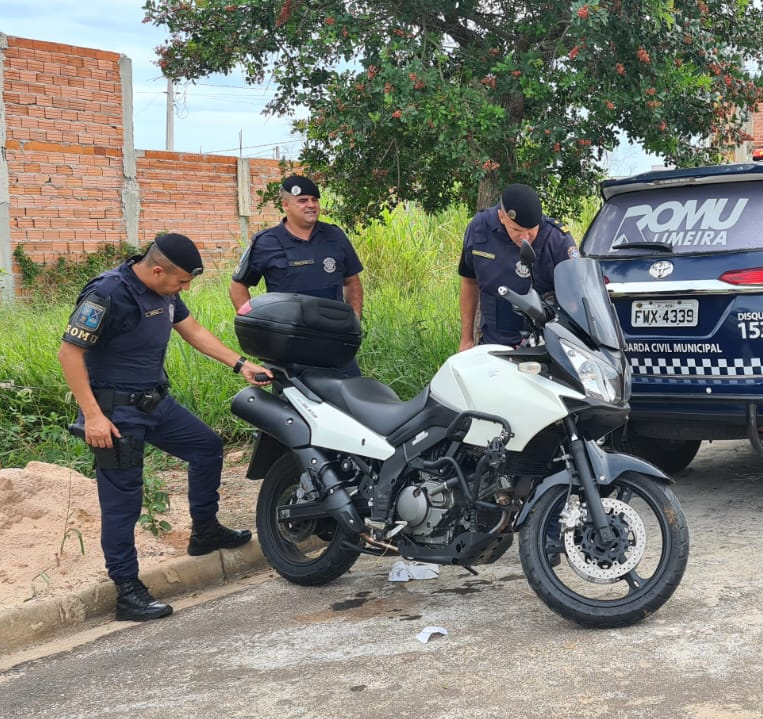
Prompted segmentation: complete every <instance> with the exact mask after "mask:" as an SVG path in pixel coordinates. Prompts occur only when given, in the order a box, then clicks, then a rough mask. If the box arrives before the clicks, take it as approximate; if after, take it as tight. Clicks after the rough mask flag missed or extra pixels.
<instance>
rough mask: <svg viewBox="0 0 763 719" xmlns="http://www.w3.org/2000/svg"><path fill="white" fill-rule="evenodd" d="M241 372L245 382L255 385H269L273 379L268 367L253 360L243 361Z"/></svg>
mask: <svg viewBox="0 0 763 719" xmlns="http://www.w3.org/2000/svg"><path fill="white" fill-rule="evenodd" d="M241 374H242V375H243V376H244V378H245V379H246V381H247V382H249V383H250V384H254V385H257V386H258V387H262V386H264V385H269V384H270V382H271V381H272V380H273V373H272V372H271V371H270V370H269V369H266V368H265V367H262V366H261V365H258V364H256V363H254V362H250V361H249V360H247V361H246V362H244V366H243V367H242V368H241Z"/></svg>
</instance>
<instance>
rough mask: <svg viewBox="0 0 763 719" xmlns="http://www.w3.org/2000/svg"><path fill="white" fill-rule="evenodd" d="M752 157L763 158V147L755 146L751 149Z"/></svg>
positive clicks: (755, 158)
mask: <svg viewBox="0 0 763 719" xmlns="http://www.w3.org/2000/svg"><path fill="white" fill-rule="evenodd" d="M752 159H753V160H763V147H756V148H755V149H754V150H753V151H752Z"/></svg>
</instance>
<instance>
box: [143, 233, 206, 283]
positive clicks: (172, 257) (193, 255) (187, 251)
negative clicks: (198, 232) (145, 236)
mask: <svg viewBox="0 0 763 719" xmlns="http://www.w3.org/2000/svg"><path fill="white" fill-rule="evenodd" d="M154 244H155V245H156V246H157V247H158V248H159V250H160V252H161V253H162V254H163V255H164V256H165V257H166V258H167V259H168V260H169V261H170V262H171V263H172V264H173V265H177V266H178V267H179V268H180V269H181V270H185V271H186V272H188V274H190V275H192V276H193V277H198V276H199V275H200V274H201V273H202V272H204V263H203V262H202V261H201V255H200V254H199V250H198V248H197V247H196V245H194V244H193V242H192V241H191V240H190V239H188V238H187V237H186V236H185V235H180V234H178V233H176V232H169V233H167V234H166V235H159V236H158V237H157V238H156V239H155V240H154Z"/></svg>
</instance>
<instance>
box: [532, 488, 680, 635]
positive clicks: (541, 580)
mask: <svg viewBox="0 0 763 719" xmlns="http://www.w3.org/2000/svg"><path fill="white" fill-rule="evenodd" d="M598 490H599V493H600V494H601V497H602V503H603V505H604V511H605V512H606V514H607V516H608V518H609V526H610V529H611V530H612V539H611V540H610V541H608V542H607V543H602V542H601V541H599V535H598V532H597V531H596V529H595V527H594V526H593V524H592V522H591V519H590V516H589V512H588V509H587V505H586V499H585V497H584V496H583V494H582V490H581V488H580V487H573V488H572V490H571V491H570V489H569V487H567V486H555V487H551V488H550V489H548V490H547V491H546V492H545V494H543V495H542V496H541V497H540V499H538V502H537V503H536V505H535V507H533V509H532V512H531V513H530V517H529V518H528V521H527V523H526V524H525V525H524V526H523V527H522V530H521V533H520V537H519V539H520V543H519V555H520V558H521V560H522V567H523V569H524V571H525V574H526V575H527V581H528V582H529V584H530V586H531V587H532V588H533V589H534V590H535V592H536V593H537V594H538V596H539V597H540V598H541V599H542V600H543V601H544V602H545V603H546V604H547V605H548V606H549V607H550V608H551V609H553V610H554V611H555V612H557V613H559V614H561V615H562V616H563V617H565V618H566V619H570V620H572V621H574V622H577V623H578V624H582V625H584V626H589V627H625V626H629V625H631V624H635V623H636V622H638V621H640V620H642V619H644V618H645V617H647V616H648V615H649V614H652V613H653V612H655V611H657V610H658V609H659V608H660V607H661V606H662V605H663V604H664V603H665V602H666V601H667V600H668V599H669V598H670V596H671V595H672V594H673V592H674V591H675V589H676V588H677V587H678V585H679V583H680V581H681V578H682V577H683V573H684V570H685V568H686V562H687V560H688V556H689V530H688V527H687V524H686V518H685V516H684V514H683V511H682V509H681V506H680V505H679V504H678V500H677V499H676V497H675V495H674V494H673V492H672V490H671V489H670V488H669V487H667V486H665V485H662V484H659V483H658V482H656V481H654V480H652V479H650V478H647V477H644V476H642V475H638V474H630V475H629V476H627V477H626V476H623V477H619V478H618V479H617V480H615V481H614V482H613V483H612V484H609V485H600V486H599V487H598ZM560 560H561V561H560Z"/></svg>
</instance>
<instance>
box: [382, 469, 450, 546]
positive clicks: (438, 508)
mask: <svg viewBox="0 0 763 719" xmlns="http://www.w3.org/2000/svg"><path fill="white" fill-rule="evenodd" d="M454 506H455V498H454V496H453V492H452V491H451V490H450V489H448V488H447V487H445V486H444V485H443V483H442V482H441V481H439V482H437V481H432V480H425V481H423V482H421V483H419V484H416V485H412V486H408V487H405V488H404V489H403V490H402V491H401V492H400V494H399V495H398V498H397V506H396V509H397V519H398V520H399V521H401V522H405V524H406V533H409V534H412V535H413V536H415V537H416V538H417V540H418V541H421V542H435V541H442V540H441V539H437V538H436V537H437V535H438V534H442V532H443V531H445V530H447V528H448V523H445V525H444V526H443V527H440V525H441V523H442V522H443V519H445V517H446V516H447V514H448V513H449V512H450V510H451V509H453V507H454ZM438 528H439V531H438Z"/></svg>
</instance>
